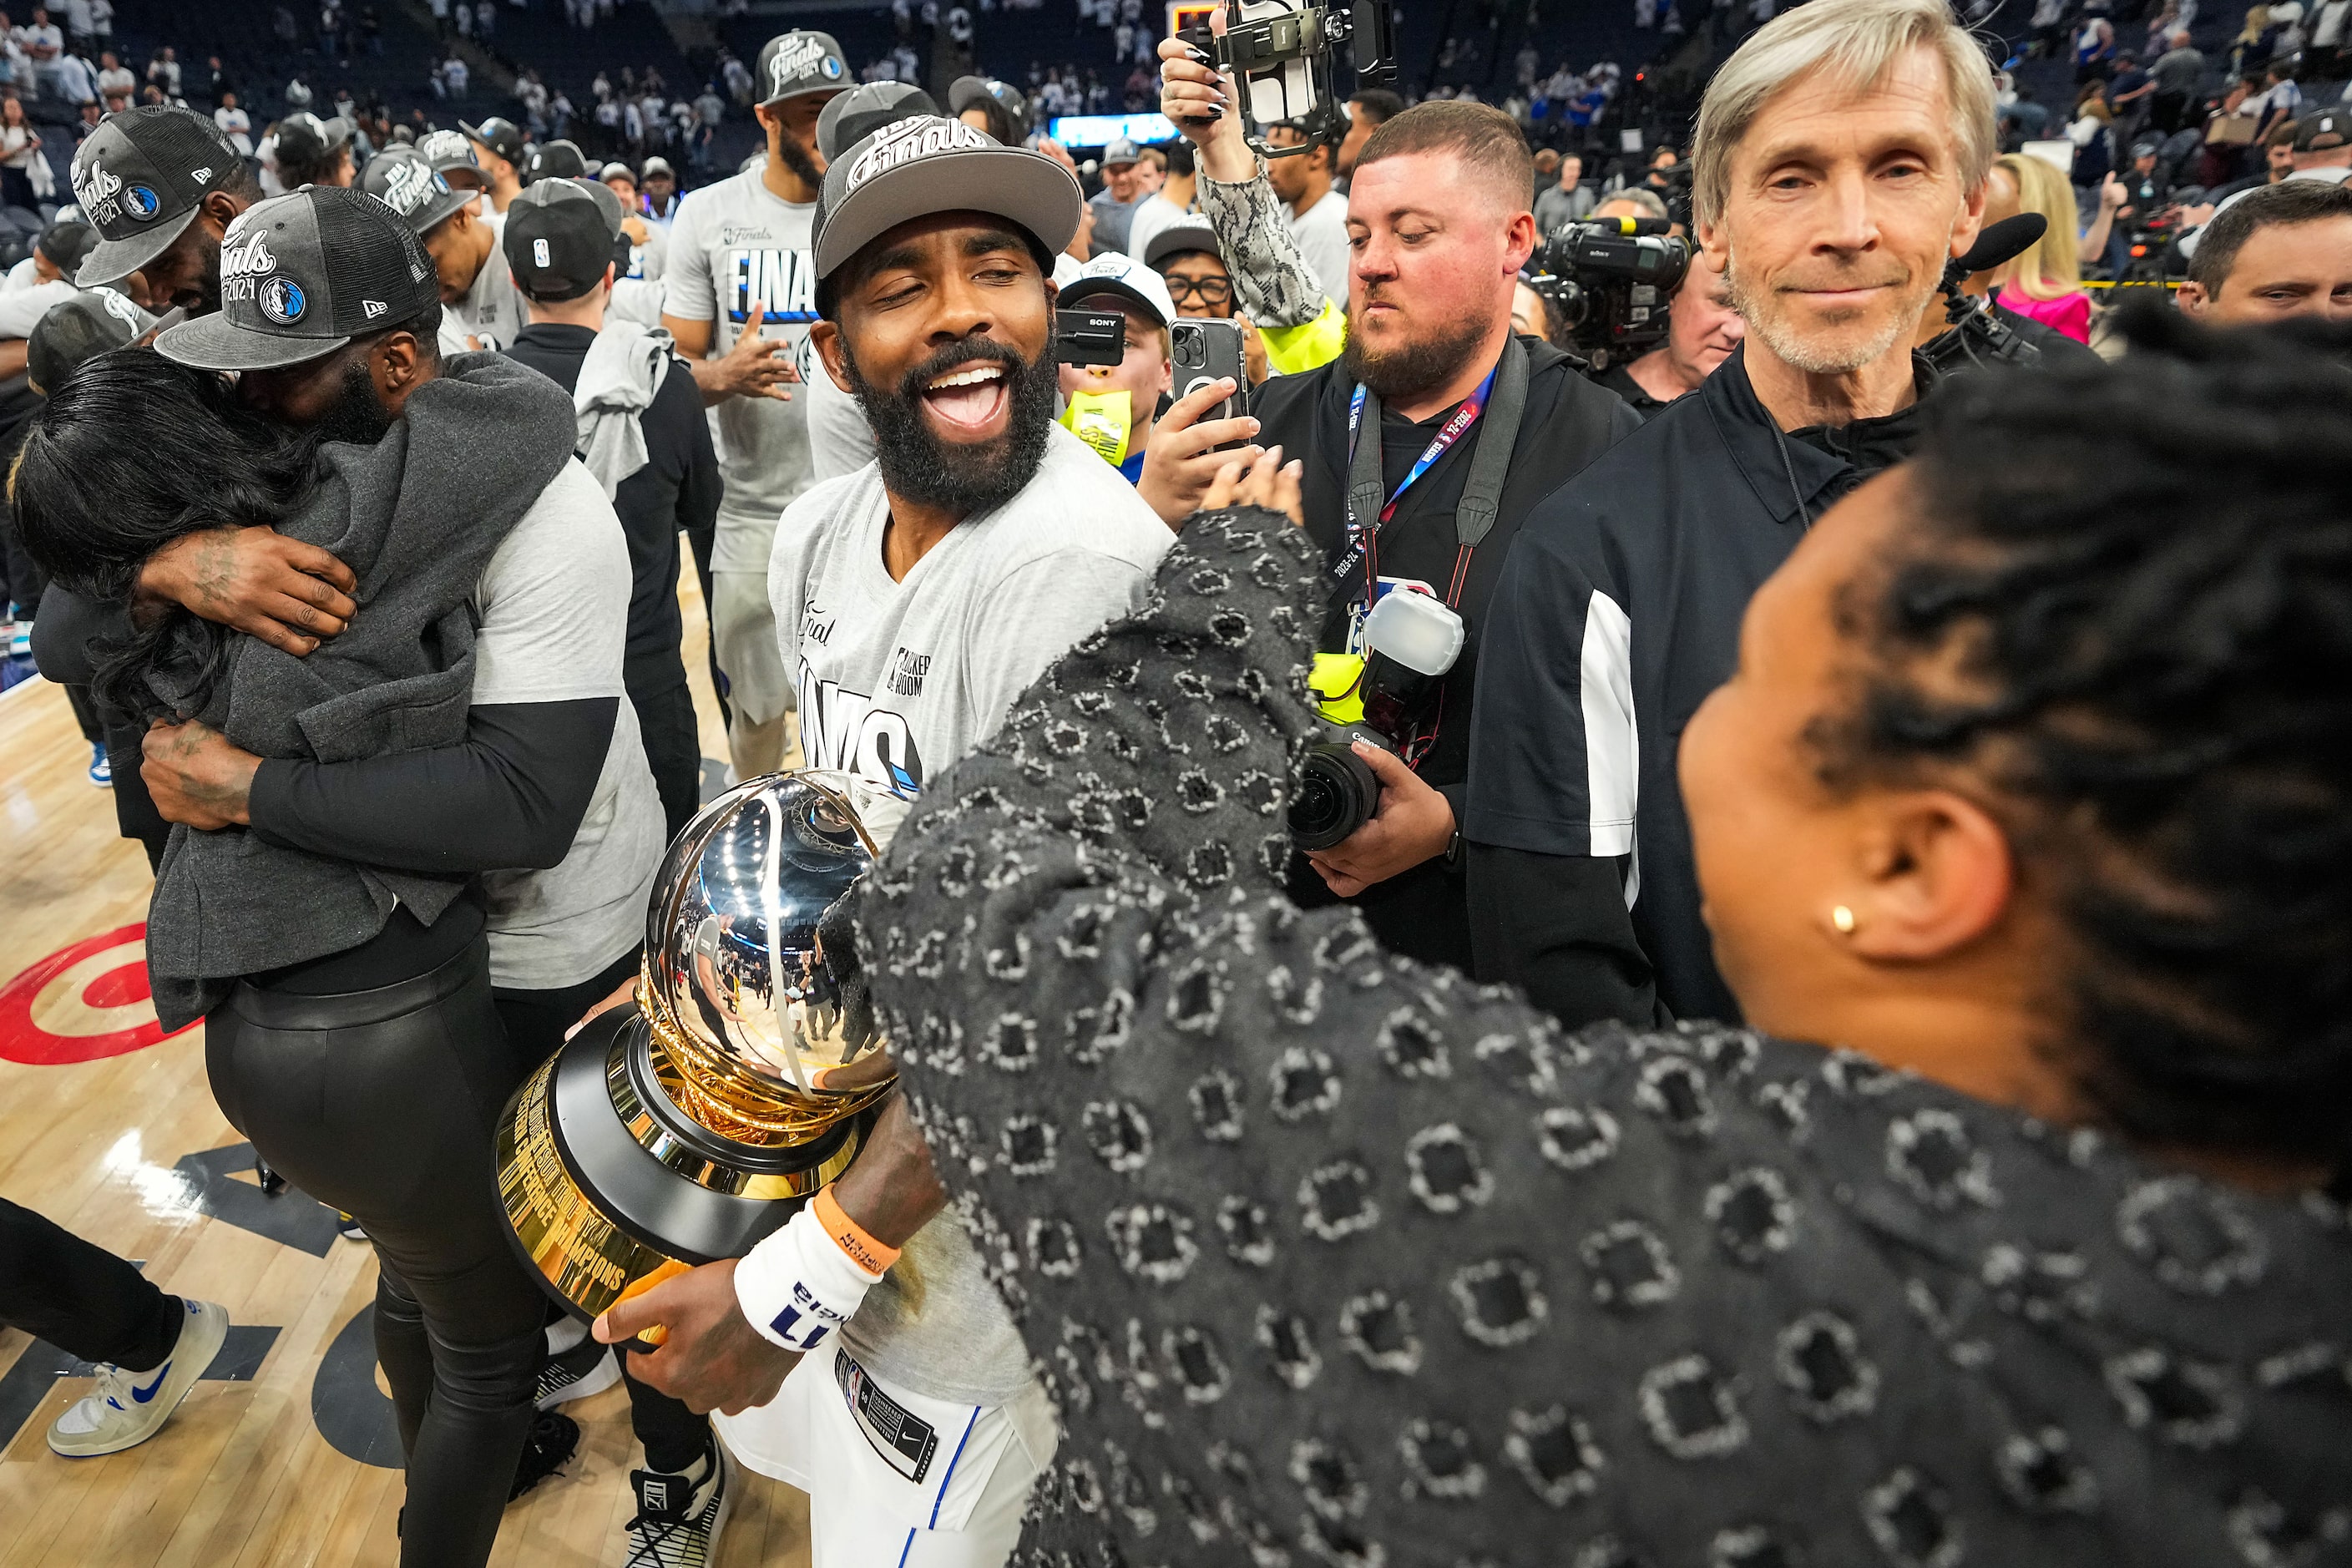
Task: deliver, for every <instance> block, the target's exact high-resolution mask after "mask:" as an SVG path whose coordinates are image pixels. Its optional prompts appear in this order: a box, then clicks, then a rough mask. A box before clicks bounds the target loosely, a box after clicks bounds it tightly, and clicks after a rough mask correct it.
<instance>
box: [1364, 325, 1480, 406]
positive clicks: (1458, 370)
mask: <svg viewBox="0 0 2352 1568" xmlns="http://www.w3.org/2000/svg"><path fill="white" fill-rule="evenodd" d="M1493 326H1494V321H1493V318H1492V317H1491V316H1489V315H1484V314H1482V313H1480V312H1477V311H1467V312H1465V313H1464V314H1463V315H1462V316H1461V317H1459V318H1457V319H1455V320H1452V321H1444V322H1442V323H1441V324H1440V325H1439V326H1438V327H1437V328H1436V329H1435V330H1434V331H1432V332H1430V333H1429V334H1428V335H1427V336H1425V337H1423V338H1421V339H1419V340H1417V341H1414V342H1403V343H1399V344H1398V345H1396V346H1395V347H1394V348H1387V349H1380V350H1371V349H1368V348H1366V347H1365V344H1364V336H1363V334H1362V333H1361V332H1360V331H1357V329H1356V324H1355V321H1353V320H1352V319H1351V320H1350V321H1349V323H1348V342H1347V345H1346V346H1345V347H1344V348H1342V349H1341V350H1340V351H1339V367H1340V369H1341V370H1342V371H1343V372H1345V373H1346V374H1347V376H1348V378H1349V380H1351V381H1356V382H1360V383H1362V384H1364V385H1365V386H1366V387H1368V388H1370V390H1371V391H1372V393H1373V394H1374V395H1377V396H1378V397H1379V398H1380V399H1381V402H1383V403H1395V402H1398V401H1400V400H1402V399H1408V398H1412V397H1416V396H1425V395H1430V394H1433V393H1435V392H1437V391H1438V390H1440V389H1441V388H1443V387H1444V386H1445V385H1446V384H1448V383H1449V382H1452V381H1453V380H1454V378H1455V377H1457V376H1459V375H1460V374H1462V373H1463V372H1464V371H1465V370H1466V369H1468V368H1469V364H1470V360H1471V356H1472V355H1474V354H1475V353H1477V352H1478V349H1479V345H1481V344H1482V343H1484V342H1486V334H1487V333H1488V332H1489V331H1491V330H1492V329H1493Z"/></svg>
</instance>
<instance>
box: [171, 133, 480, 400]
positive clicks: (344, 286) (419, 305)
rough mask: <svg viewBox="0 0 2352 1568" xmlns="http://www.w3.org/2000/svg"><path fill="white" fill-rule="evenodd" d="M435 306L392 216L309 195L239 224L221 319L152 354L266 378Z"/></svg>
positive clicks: (228, 249)
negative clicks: (260, 373)
mask: <svg viewBox="0 0 2352 1568" xmlns="http://www.w3.org/2000/svg"><path fill="white" fill-rule="evenodd" d="M426 173H427V174H430V173H431V171H430V170H427V171H426ZM433 177H434V178H435V179H436V180H437V179H439V177H440V176H438V175H437V174H436V175H434V176H433ZM440 302H441V279H440V278H439V276H438V275H437V274H436V273H435V271H434V270H433V261H432V258H430V257H428V256H426V255H425V247H424V245H423V243H422V242H421V241H419V240H418V239H417V237H416V232H415V229H414V228H412V227H411V226H409V224H408V223H407V222H406V221H404V219H403V217H402V216H401V215H400V214H399V213H397V212H394V210H393V209H392V208H391V207H390V206H388V205H385V204H384V203H383V202H382V201H380V200H378V199H377V198H376V197H374V196H373V195H368V194H367V193H365V192H364V191H353V190H346V189H343V188H342V187H341V186H337V185H307V186H305V187H303V188H302V189H301V190H299V191H296V192H295V193H294V194H293V195H289V196H274V197H272V198H271V199H269V200H268V201H266V202H258V203H256V204H255V205H252V206H249V207H247V208H246V210H245V211H243V212H241V213H239V214H238V215H237V217H236V222H235V223H232V224H230V225H229V226H228V233H227V234H226V236H224V237H222V239H221V308H220V310H218V311H217V312H215V313H214V314H212V315H209V316H199V317H197V318H196V319H195V320H194V321H183V322H181V323H180V324H179V325H178V326H176V327H173V328H172V329H171V330H170V331H167V332H165V333H164V334H163V336H162V337H160V338H157V339H156V340H155V350H156V352H157V353H161V354H163V356H164V357H165V358H166V359H173V360H177V361H179V362H180V363H182V364H188V365H195V366H197V367H199V368H201V369H204V370H269V369H273V368H275V367H276V366H278V365H288V364H301V363H305V362H307V361H310V360H314V359H317V358H318V357H319V356H320V355H321V354H328V353H333V352H334V351H335V350H337V349H339V348H341V347H342V346H343V345H344V344H346V343H348V342H351V341H352V339H353V338H354V337H357V336H359V335H360V334H362V333H364V332H372V331H377V330H378V329H380V328H383V327H389V326H392V325H394V324H395V323H397V322H401V321H414V320H415V318H416V317H417V316H419V315H421V314H423V313H424V312H425V310H426V309H427V308H428V307H431V306H435V305H437V304H439V303H440Z"/></svg>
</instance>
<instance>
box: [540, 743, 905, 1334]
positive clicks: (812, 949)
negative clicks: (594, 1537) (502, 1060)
mask: <svg viewBox="0 0 2352 1568" xmlns="http://www.w3.org/2000/svg"><path fill="white" fill-rule="evenodd" d="M861 797H864V798H865V799H866V805H867V807H868V811H869V814H870V813H872V812H873V811H874V809H875V805H876V803H875V802H874V801H873V800H872V798H871V797H870V795H868V792H866V786H865V785H864V784H862V783H860V782H859V781H856V780H854V779H852V778H850V777H848V776H846V775H845V774H842V773H828V772H820V771H814V770H810V771H804V772H801V773H773V774H769V775H767V776H765V777H761V778H756V779H751V780H749V781H747V782H745V783H743V784H738V785H737V786H736V787H735V788H733V789H731V790H729V791H728V792H727V793H726V794H725V795H720V796H719V798H718V799H717V800H714V801H712V802H711V803H710V804H709V805H707V806H705V807H704V808H703V809H702V811H701V813H700V814H699V815H698V816H696V817H695V819H694V820H693V821H692V822H691V823H689V824H688V826H687V828H686V830H685V831H684V832H683V833H681V834H679V835H678V837H677V840H676V842H674V843H672V844H671V845H670V847H669V850H668V853H667V854H666V855H665V856H664V857H663V858H662V868H661V875H660V878H659V879H658V880H657V881H656V884H655V887H654V895H653V901H652V905H651V907H650V909H649V910H647V912H646V949H645V961H644V967H643V970H642V972H641V973H640V975H639V978H638V982H637V996H636V1006H635V1009H634V1010H631V1009H629V1008H625V1007H616V1008H614V1009H613V1010H612V1011H610V1012H608V1013H605V1014H603V1015H601V1016H598V1017H597V1018H595V1019H594V1020H593V1021H592V1022H591V1023H590V1024H589V1025H588V1026H586V1027H585V1028H583V1029H582V1030H581V1031H580V1032H579V1033H578V1034H577V1035H575V1036H573V1037H572V1039H571V1040H570V1041H568V1042H567V1043H566V1044H565V1045H564V1047H563V1048H562V1050H561V1051H559V1052H557V1053H556V1055H555V1056H554V1057H552V1058H550V1059H549V1060H548V1061H547V1062H546V1063H545V1064H544V1065H543V1066H541V1068H540V1069H539V1070H538V1071H537V1072H535V1073H533V1074H532V1075H531V1076H530V1079H529V1080H528V1081H526V1082H525V1083H524V1084H523V1086H522V1088H521V1089H518V1090H516V1092H515V1097H514V1099H513V1100H510V1101H509V1102H508V1105H507V1109H506V1114H505V1116H504V1118H503V1119H502V1120H501V1121H500V1123H499V1134H498V1148H497V1154H498V1169H499V1198H500V1200H501V1203H502V1205H503V1207H504V1209H505V1212H506V1218H507V1224H508V1226H509V1229H510V1230H511V1232H512V1234H513V1237H514V1240H515V1242H516V1244H517V1246H518V1247H520V1251H521V1253H522V1255H523V1257H524V1258H526V1259H527V1260H528V1262H529V1263H530V1267H531V1268H533V1269H535V1270H536V1271H537V1272H538V1273H539V1275H540V1276H541V1278H542V1279H544V1280H545V1281H546V1282H547V1285H548V1287H549V1288H550V1289H551V1290H553V1292H554V1293H555V1295H556V1296H557V1298H558V1299H559V1300H562V1303H563V1304H564V1305H565V1306H566V1307H567V1308H568V1309H570V1310H572V1311H574V1312H576V1313H578V1314H580V1315H581V1316H583V1317H587V1318H593V1317H594V1316H595V1315H596V1314H598V1313H600V1312H602V1311H604V1310H605V1309H606V1308H607V1307H610V1306H612V1305H613V1304H614V1302H616V1301H618V1300H622V1299H623V1298H624V1297H626V1296H629V1295H633V1294H635V1292H636V1291H637V1290H639V1289H645V1288H646V1287H648V1286H650V1285H652V1284H655V1283H657V1282H658V1281H659V1280H660V1279H667V1278H668V1277H669V1276H671V1275H673V1274H676V1273H678V1272H680V1271H682V1270H683V1269H684V1268H688V1267H692V1266H694V1265H698V1264H703V1263H710V1262H715V1261H717V1260H718V1259H719V1258H740V1257H741V1256H742V1255H743V1254H745V1253H746V1252H749V1251H750V1250H751V1247H752V1246H753V1244H754V1243H756V1242H758V1241H759V1240H760V1239H761V1237H765V1236H767V1235H768V1234H769V1233H770V1232H772V1231H773V1230H775V1229H777V1228H778V1227H779V1226H782V1225H783V1223H784V1222H785V1221H786V1220H788V1219H790V1218H791V1217H792V1216H793V1214H795V1213H796V1212H798V1210H799V1209H800V1208H801V1207H802V1206H803V1204H805V1203H806V1202H807V1200H809V1199H810V1198H812V1197H814V1196H815V1195H816V1193H817V1190H818V1189H819V1188H820V1187H822V1186H824V1184H826V1183H827V1182H829V1181H831V1180H832V1179H833V1178H834V1177H835V1176H837V1175H839V1174H840V1173H842V1172H843V1171H845V1170H846V1169H847V1168H848V1166H849V1163H850V1161H851V1159H852V1158H853V1157H855V1155H856V1152H857V1148H858V1145H859V1143H860V1142H861V1141H862V1139H863V1136H864V1133H865V1131H866V1127H867V1126H869V1125H870V1119H869V1118H867V1117H866V1116H865V1115H864V1114H862V1113H864V1112H866V1110H868V1109H869V1108H870V1107H872V1106H873V1105H874V1104H875V1102H876V1101H877V1100H880V1099H881V1098H882V1096H883V1095H884V1094H886V1093H887V1092H888V1090H889V1088H890V1083H891V1079H892V1068H891V1064H890V1058H889V1057H888V1055H887V1053H885V1052H884V1051H882V1050H881V1049H880V1048H879V1046H880V1043H879V1042H878V1041H877V1040H876V1039H874V1038H873V1037H872V1034H871V1031H870V1029H869V1030H865V1031H863V1033H864V1037H861V1038H853V1037H852V1032H851V1026H853V1025H854V1024H855V1022H856V1021H855V1020H854V1019H850V1018H846V1017H845V1012H844V1008H843V1006H842V997H841V996H840V994H838V992H837V990H836V988H835V984H834V979H833V974H832V972H831V971H829V970H828V968H827V966H826V964H825V962H824V955H823V954H822V953H821V952H820V951H819V947H818V942H817V926H818V922H819V921H820V920H821V918H822V917H823V916H824V912H825V911H826V910H828V909H829V908H831V907H832V906H833V904H834V903H835V901H836V900H839V899H840V898H841V896H842V895H843V894H844V893H845V892H846V891H847V890H848V889H849V887H850V884H852V883H853V882H855V881H856V879H858V878H859V877H860V876H861V875H863V874H864V873H865V872H866V869H867V868H870V867H871V866H872V865H873V864H874V860H875V857H876V856H877V853H878V849H877V846H876V843H875V840H874V838H873V837H870V836H869V834H868V831H867V827H866V822H865V821H864V820H863V819H861V816H860V812H859V807H858V804H857V802H858V801H859V799H860V798H861ZM897 804H898V803H896V802H889V803H888V805H890V806H893V807H895V806H896V805H897ZM649 1337H650V1336H649Z"/></svg>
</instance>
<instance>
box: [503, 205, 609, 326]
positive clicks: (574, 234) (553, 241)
mask: <svg viewBox="0 0 2352 1568" xmlns="http://www.w3.org/2000/svg"><path fill="white" fill-rule="evenodd" d="M604 194H605V195H606V197H607V198H608V199H609V198H610V197H611V196H612V193H611V192H610V191H606V192H605V193H604ZM618 206H619V204H618V203H617V202H615V203H614V209H613V210H611V211H608V210H607V209H606V208H605V205H604V203H603V202H600V201H598V200H597V199H596V197H595V196H594V195H593V194H592V193H591V191H590V190H589V187H588V186H587V185H585V184H581V183H580V182H578V181H574V180H541V181H540V182H539V183H538V184H534V185H527V186H525V187H524V188H523V193H522V195H519V196H517V197H516V198H515V199H514V202H513V205H510V206H509V207H508V208H507V222H506V232H505V233H504V234H503V235H501V236H500V237H499V244H500V245H501V246H503V247H505V249H506V255H507V265H508V267H509V268H512V269H513V271H514V280H515V287H516V288H518V289H521V290H522V291H523V293H524V294H525V295H526V296H527V297H528V298H530V299H532V300H542V301H546V302H549V303H553V302H555V301H559V300H577V299H579V298H580V297H581V296H582V295H583V294H585V293H587V292H588V290H590V289H593V288H594V287H596V285H597V284H599V283H602V282H603V281H604V269H605V268H608V267H610V266H612V265H613V237H614V235H616V234H617V233H619V232H620V221H619V215H618Z"/></svg>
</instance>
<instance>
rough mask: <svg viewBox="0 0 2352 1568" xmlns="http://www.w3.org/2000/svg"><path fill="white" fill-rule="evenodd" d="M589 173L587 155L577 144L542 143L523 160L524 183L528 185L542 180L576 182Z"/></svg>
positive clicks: (560, 142)
mask: <svg viewBox="0 0 2352 1568" xmlns="http://www.w3.org/2000/svg"><path fill="white" fill-rule="evenodd" d="M587 172H588V158H587V155H586V154H585V153H582V152H581V151H580V144H579V143H578V142H562V141H557V142H541V143H540V144H539V145H538V146H536V147H533V148H532V149H531V150H530V157H528V158H526V159H524V160H523V164H522V183H523V184H526V185H528V184H535V183H536V182H538V181H541V180H576V179H578V178H580V177H581V176H582V175H583V174H586V173H587Z"/></svg>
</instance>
